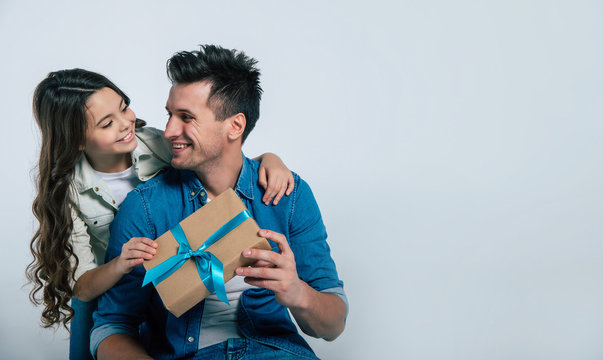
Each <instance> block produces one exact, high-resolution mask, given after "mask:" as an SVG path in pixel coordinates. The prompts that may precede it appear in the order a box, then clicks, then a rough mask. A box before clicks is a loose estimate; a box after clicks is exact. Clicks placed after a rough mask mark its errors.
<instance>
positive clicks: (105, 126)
mask: <svg viewBox="0 0 603 360" xmlns="http://www.w3.org/2000/svg"><path fill="white" fill-rule="evenodd" d="M112 123H113V120H111V121H109V122H108V123H106V124H105V125H103V126H102V127H103V129H106V128H108V127H109V126H111V124H112Z"/></svg>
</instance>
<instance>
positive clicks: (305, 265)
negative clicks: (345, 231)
mask: <svg viewBox="0 0 603 360" xmlns="http://www.w3.org/2000/svg"><path fill="white" fill-rule="evenodd" d="M296 180H297V181H296V184H295V190H294V191H295V194H294V196H295V198H294V201H293V202H292V204H293V205H292V209H291V217H290V223H289V230H290V231H289V239H288V240H289V244H290V246H291V250H293V253H294V254H295V263H296V265H297V272H298V275H299V277H300V278H301V279H302V280H304V281H305V282H306V283H307V284H308V285H310V286H312V288H314V289H315V290H317V291H320V292H324V293H335V294H337V295H339V297H340V298H341V299H342V300H343V301H344V303H345V304H346V307H347V306H348V301H347V298H346V295H345V292H344V290H343V281H341V280H340V279H339V277H338V275H337V269H336V267H335V262H334V261H333V258H332V257H331V250H330V248H329V244H327V231H326V228H325V225H324V223H323V221H322V216H321V214H320V209H319V208H318V204H317V203H316V199H315V198H314V194H313V193H312V190H311V189H310V186H309V185H308V184H307V183H306V182H305V181H304V180H302V179H301V178H299V176H298V175H296Z"/></svg>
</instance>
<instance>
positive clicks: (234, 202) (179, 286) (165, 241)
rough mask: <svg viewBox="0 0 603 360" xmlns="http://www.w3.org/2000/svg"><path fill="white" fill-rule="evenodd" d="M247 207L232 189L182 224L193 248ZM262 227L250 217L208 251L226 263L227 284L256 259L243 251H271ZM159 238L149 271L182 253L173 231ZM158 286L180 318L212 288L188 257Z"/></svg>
mask: <svg viewBox="0 0 603 360" xmlns="http://www.w3.org/2000/svg"><path fill="white" fill-rule="evenodd" d="M244 210H246V208H245V205H244V204H243V202H242V201H241V199H239V197H238V196H237V194H236V193H235V192H234V190H232V189H228V190H226V191H225V192H223V193H222V194H220V195H219V196H217V197H216V198H215V199H213V200H212V201H210V202H209V203H207V205H204V206H203V207H201V208H200V209H199V210H197V211H195V212H194V213H192V214H191V215H190V216H188V217H187V218H186V219H184V220H182V221H181V222H180V226H181V227H182V229H183V230H184V233H185V234H186V238H187V240H188V243H189V245H190V247H191V248H192V249H193V250H197V249H199V247H200V246H201V245H202V244H203V243H204V242H205V240H207V239H208V238H209V237H210V236H211V235H212V234H213V233H214V232H215V231H216V230H218V229H219V228H220V227H222V226H223V225H224V224H226V223H227V222H228V221H229V220H230V219H232V218H234V217H235V216H236V215H238V214H239V213H240V212H241V211H244ZM259 229H260V228H259V226H258V225H257V223H256V222H255V220H253V219H252V218H251V217H250V218H248V219H246V220H245V221H244V222H243V223H241V224H240V225H239V226H237V227H236V228H235V229H233V230H232V231H230V232H229V233H227V234H226V235H224V236H223V237H222V238H221V239H219V240H218V241H216V242H215V243H214V244H212V245H211V246H209V247H208V248H207V249H206V250H205V251H209V252H211V253H212V254H214V255H215V256H216V257H217V258H218V259H219V260H220V261H221V262H222V264H223V267H224V282H225V283H226V282H228V281H229V280H230V279H232V278H233V277H234V276H235V269H236V268H238V267H243V266H249V265H251V264H253V263H254V262H255V261H254V260H252V259H247V258H244V257H243V256H242V252H243V250H245V249H249V248H257V249H265V250H271V246H270V244H269V243H268V241H267V240H266V239H264V238H263V237H261V236H259V235H258V231H259ZM155 241H156V242H157V244H158V245H159V246H158V247H157V253H156V254H155V256H154V257H153V259H151V260H147V261H145V262H144V267H145V269H146V270H147V271H148V270H149V269H151V268H153V267H155V266H157V265H159V264H160V263H162V262H164V261H165V260H167V259H168V258H170V257H172V256H174V255H176V254H177V252H178V247H179V244H178V242H177V241H176V239H175V238H174V235H173V234H172V232H171V231H167V232H166V233H165V234H163V235H161V236H160V237H158V238H157V239H156V240H155ZM146 286H151V285H150V284H148V285H146ZM156 289H157V292H158V293H159V296H160V297H161V300H162V301H163V304H164V305H165V307H166V308H167V309H168V310H169V311H170V312H171V313H172V314H174V315H175V316H176V317H179V316H180V315H182V314H184V313H185V312H186V311H188V310H189V309H191V308H192V307H193V306H195V305H196V304H198V303H199V302H201V301H202V300H203V299H204V298H205V297H206V296H207V295H209V291H208V290H207V288H206V287H205V285H204V284H203V281H201V278H200V277H199V273H198V271H197V266H196V263H195V260H194V259H193V258H189V259H188V260H186V262H185V263H184V264H183V265H182V266H181V267H180V268H179V269H178V270H176V271H175V272H174V273H173V274H171V275H170V276H169V277H167V278H166V279H165V280H163V281H162V282H160V283H158V284H157V286H156Z"/></svg>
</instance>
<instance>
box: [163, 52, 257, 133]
mask: <svg viewBox="0 0 603 360" xmlns="http://www.w3.org/2000/svg"><path fill="white" fill-rule="evenodd" d="M256 64H257V61H256V60H255V59H253V58H250V57H248V56H247V55H245V53H243V52H241V51H236V50H229V49H224V48H222V47H220V46H215V45H201V50H199V51H181V52H179V53H176V54H175V55H174V56H172V57H171V58H170V59H169V60H168V61H167V74H168V78H169V79H170V81H171V82H172V83H177V84H190V83H193V82H196V81H209V82H210V83H211V84H212V86H211V91H210V93H209V98H208V100H207V106H208V107H209V108H210V109H211V110H212V111H213V112H214V115H215V116H216V120H218V121H223V120H225V119H226V118H228V117H230V116H233V115H236V114H238V113H242V114H243V115H245V119H246V120H247V125H246V126H245V131H244V132H243V139H242V140H243V142H244V141H245V139H246V138H247V135H249V133H250V132H251V130H253V128H254V127H255V123H256V122H257V120H258V118H259V117H260V99H261V98H262V88H261V87H260V71H259V70H258V69H257V68H256V66H255V65H256Z"/></svg>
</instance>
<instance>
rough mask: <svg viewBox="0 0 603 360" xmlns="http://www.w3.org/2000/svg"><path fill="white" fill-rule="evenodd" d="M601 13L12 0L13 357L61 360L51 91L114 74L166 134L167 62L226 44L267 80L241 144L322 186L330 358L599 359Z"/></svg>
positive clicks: (1, 307) (5, 20) (7, 350)
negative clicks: (44, 200) (41, 195)
mask: <svg viewBox="0 0 603 360" xmlns="http://www.w3.org/2000/svg"><path fill="white" fill-rule="evenodd" d="M601 4H602V3H601V2H597V1H490V2H483V1H473V2H472V1H390V2H386V1H371V2H369V1H363V2H360V1H303V2H281V1H229V2H220V3H219V4H218V2H212V3H207V2H201V1H171V2H167V1H102V2H84V1H56V0H55V1H37V2H26V1H16V0H8V1H7V0H5V1H2V2H0V44H1V48H2V50H1V56H0V64H1V66H0V79H1V80H0V81H1V85H0V88H1V90H0V101H1V109H2V119H3V120H2V123H3V125H4V126H3V131H2V135H1V136H2V142H1V144H2V145H1V146H2V154H3V159H4V163H5V166H4V176H3V180H2V185H3V186H2V200H3V201H2V204H3V205H2V213H1V215H2V216H0V219H1V220H0V221H1V228H2V229H3V231H4V236H3V237H4V240H3V241H2V249H1V250H0V264H1V270H0V271H2V275H0V288H1V289H2V295H1V296H0V349H1V350H0V352H1V353H2V356H1V357H2V358H7V359H33V358H40V359H41V358H44V359H62V358H65V354H66V350H67V340H66V337H67V335H66V332H65V331H62V330H60V331H57V332H53V331H52V330H44V329H40V327H39V325H38V324H39V323H38V319H39V315H40V309H39V308H34V307H33V306H32V305H30V304H29V302H28V300H27V295H26V294H27V289H22V288H21V286H22V284H23V283H24V276H23V269H24V268H25V266H26V263H27V262H28V261H29V260H30V255H29V250H28V243H29V239H30V237H31V235H32V233H33V230H34V225H35V223H34V220H33V216H32V214H31V200H32V198H33V196H34V190H33V185H32V180H31V174H30V173H31V169H32V168H33V167H34V165H35V162H36V158H37V151H38V147H39V145H38V144H39V135H38V132H37V129H36V127H35V125H34V121H33V118H32V115H31V96H32V93H33V89H34V87H35V85H36V84H37V83H38V82H39V81H40V80H41V79H42V78H43V77H44V76H45V75H46V74H47V73H48V72H49V71H53V70H57V69H63V68H72V67H82V68H86V69H90V70H95V71H98V72H101V73H103V74H105V75H107V76H108V77H110V78H111V79H112V80H114V81H115V82H116V83H117V84H118V86H120V87H121V88H122V89H124V90H125V91H126V93H127V94H128V95H130V97H131V98H132V108H133V109H134V110H135V111H136V112H137V115H138V116H139V117H141V118H144V119H146V120H147V121H148V122H149V123H150V124H151V125H152V126H155V127H158V128H163V126H164V123H165V120H166V116H165V111H164V109H163V108H164V105H165V100H166V98H167V92H168V88H169V84H168V81H167V79H166V75H165V61H166V60H167V59H168V58H169V57H170V56H171V55H172V54H173V53H174V52H176V51H179V50H193V49H195V48H196V46H197V44H201V43H215V44H221V45H223V46H225V47H230V48H237V49H241V50H244V51H246V52H247V53H248V54H249V55H251V56H253V57H255V58H257V59H258V60H259V66H260V68H261V69H262V72H263V77H262V82H263V88H264V90H265V96H264V100H263V102H262V116H261V120H260V122H259V123H258V126H257V128H256V129H255V130H254V132H253V133H252V135H251V137H250V138H249V140H248V143H247V144H246V145H245V149H244V150H245V151H246V153H247V154H249V155H256V154H259V153H262V152H265V151H272V152H275V153H277V154H279V155H280V156H282V158H283V159H284V160H285V162H286V163H287V165H289V166H290V167H291V168H292V169H294V170H295V171H297V172H299V173H300V174H301V175H302V176H303V177H304V178H306V179H307V180H308V182H309V183H310V184H311V186H312V188H313V190H314V192H315V194H316V197H317V199H318V202H319V204H320V206H321V209H322V211H323V215H324V219H325V222H326V224H327V229H328V231H329V235H330V237H329V242H330V244H331V246H332V249H333V256H334V258H335V260H336V262H337V265H338V270H339V272H340V276H341V277H342V278H343V279H344V281H345V287H346V291H347V293H348V296H349V299H350V303H351V312H350V315H349V318H348V322H347V328H346V331H345V332H344V334H343V335H342V336H341V337H340V338H339V339H337V340H336V341H335V342H333V343H326V342H323V341H314V340H312V341H311V343H312V345H313V347H314V348H315V349H316V352H317V353H318V354H319V355H320V356H321V357H323V358H325V359H383V358H388V356H391V357H392V358H400V359H413V360H414V359H416V360H419V359H421V360H423V359H463V360H469V359H505V360H506V359H601V358H603V342H602V341H601V339H603V286H602V285H601V284H602V282H601V278H602V275H603V261H602V260H603V244H602V241H603V227H602V221H601V218H602V215H603V205H602V204H603V188H602V184H603V170H602V169H603V167H602V166H601V165H602V164H601V154H603V144H602V142H601V138H602V135H603V134H602V130H603V122H602V121H601V115H602V106H603V98H602V97H603V86H602V80H603V72H602V71H601V64H602V60H603V42H602V41H601V35H602V30H603V25H602V24H603V22H602V21H601V15H602V10H603V6H602V5H601Z"/></svg>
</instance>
